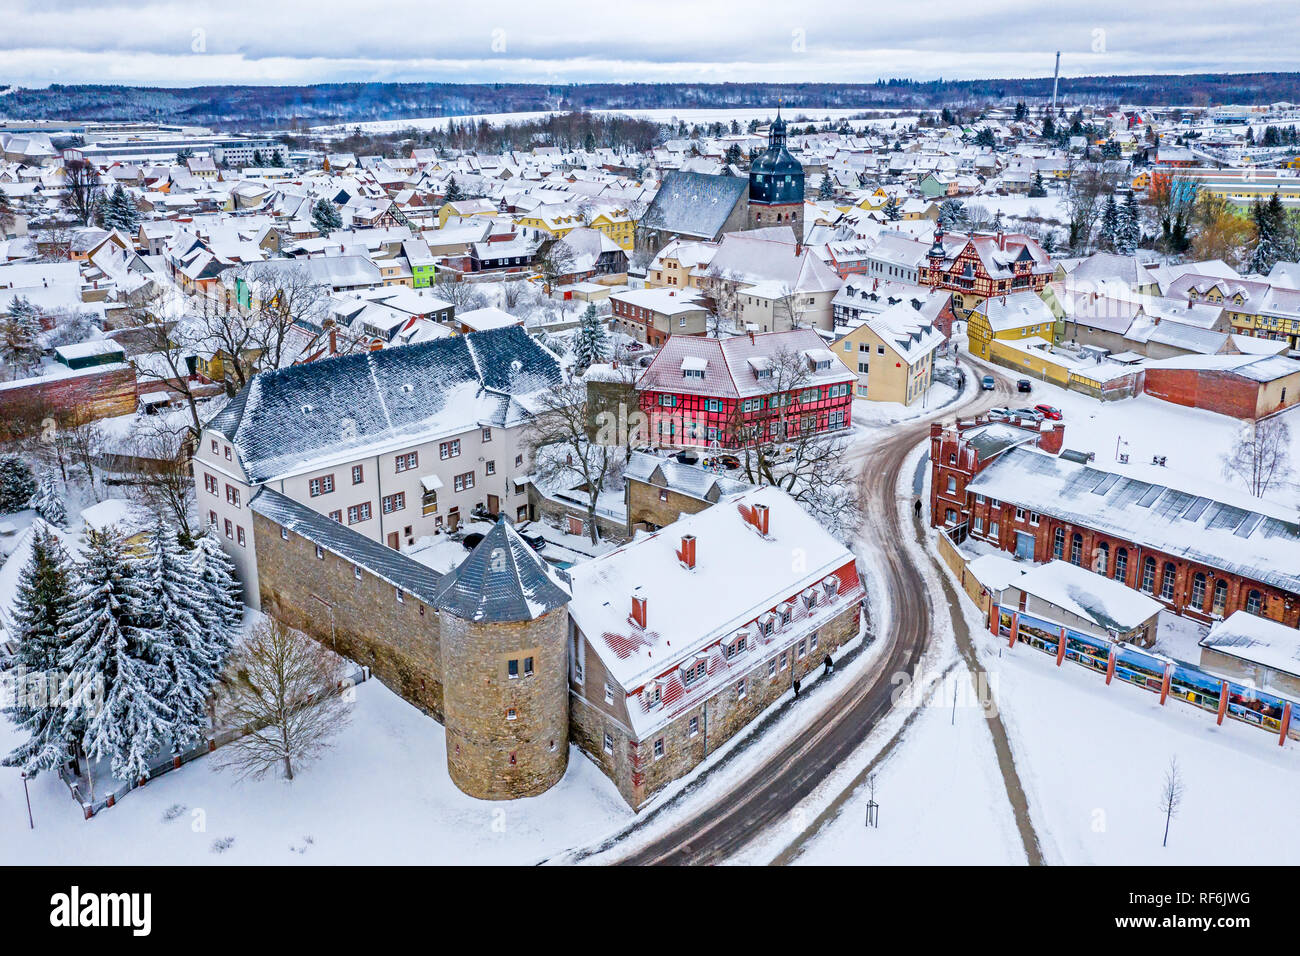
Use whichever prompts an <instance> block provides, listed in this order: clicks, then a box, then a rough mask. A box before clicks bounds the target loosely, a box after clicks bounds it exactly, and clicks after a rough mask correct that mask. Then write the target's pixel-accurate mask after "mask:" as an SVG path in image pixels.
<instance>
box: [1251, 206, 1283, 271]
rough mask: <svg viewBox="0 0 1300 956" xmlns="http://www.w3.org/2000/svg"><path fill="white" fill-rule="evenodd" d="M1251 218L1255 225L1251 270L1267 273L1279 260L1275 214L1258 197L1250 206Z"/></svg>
mask: <svg viewBox="0 0 1300 956" xmlns="http://www.w3.org/2000/svg"><path fill="white" fill-rule="evenodd" d="M1250 219H1251V222H1252V223H1253V224H1254V226H1255V246H1254V248H1253V249H1252V250H1251V253H1250V263H1249V265H1250V271H1251V272H1255V273H1258V274H1259V275H1267V274H1268V273H1269V271H1270V270H1271V269H1272V268H1273V263H1275V262H1276V261H1277V258H1278V256H1277V235H1276V228H1275V225H1274V221H1273V216H1272V215H1270V213H1269V208H1268V206H1267V205H1266V204H1265V203H1262V202H1260V201H1259V200H1258V199H1256V200H1255V201H1254V202H1253V203H1252V204H1251V207H1250Z"/></svg>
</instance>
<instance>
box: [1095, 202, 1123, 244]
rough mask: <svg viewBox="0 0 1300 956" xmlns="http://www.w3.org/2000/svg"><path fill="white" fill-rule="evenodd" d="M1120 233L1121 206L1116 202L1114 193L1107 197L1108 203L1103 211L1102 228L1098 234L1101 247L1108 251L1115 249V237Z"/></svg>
mask: <svg viewBox="0 0 1300 956" xmlns="http://www.w3.org/2000/svg"><path fill="white" fill-rule="evenodd" d="M1118 234H1119V207H1118V206H1117V205H1116V204H1115V196H1114V195H1113V194H1112V195H1110V196H1107V197H1106V203H1105V205H1104V206H1103V207H1102V211H1101V230H1100V233H1099V235H1098V237H1097V238H1098V241H1099V242H1100V243H1101V247H1102V248H1103V249H1105V250H1106V251H1107V252H1112V251H1114V249H1115V238H1116V236H1117V235H1118Z"/></svg>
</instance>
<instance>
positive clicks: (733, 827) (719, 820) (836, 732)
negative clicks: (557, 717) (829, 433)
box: [618, 362, 1017, 865]
mask: <svg viewBox="0 0 1300 956" xmlns="http://www.w3.org/2000/svg"><path fill="white" fill-rule="evenodd" d="M963 365H964V367H965V370H966V375H967V376H968V377H970V376H976V377H980V376H982V375H984V374H986V373H985V372H984V371H981V370H978V369H976V368H972V367H971V366H970V365H969V364H967V363H965V362H963ZM993 374H994V377H995V379H996V380H997V389H996V390H995V391H992V392H983V391H981V392H978V393H977V394H976V395H975V397H974V398H972V399H969V400H967V401H966V402H965V403H964V404H960V405H954V406H950V407H949V408H947V409H944V410H943V412H942V413H941V414H940V415H939V416H937V418H938V419H940V420H942V419H945V418H952V417H953V416H954V415H955V414H957V413H960V414H962V415H963V416H971V415H974V414H976V413H978V412H982V411H986V410H987V409H989V408H993V407H994V406H996V405H1010V404H1012V403H1014V402H1015V400H1016V398H1017V395H1016V392H1015V388H1014V386H1013V384H1012V382H1011V381H1010V380H1009V379H1007V378H1005V377H1004V376H1003V375H1001V374H999V373H993ZM933 420H935V419H927V420H924V421H921V422H919V423H911V424H908V425H904V426H902V427H898V428H897V429H896V430H895V431H893V432H892V433H891V434H889V436H888V437H887V438H885V439H884V440H883V441H881V442H878V443H876V444H874V445H871V446H869V447H867V448H865V449H863V450H862V451H861V452H857V451H850V455H851V456H852V458H853V459H854V460H861V462H862V469H861V477H860V478H859V481H860V483H861V487H862V492H863V498H864V500H865V501H866V521H865V525H864V529H863V537H864V539H865V540H866V542H867V546H868V548H869V549H870V550H869V553H873V554H874V556H875V557H876V558H877V559H878V560H879V562H880V566H881V573H882V577H883V582H882V584H883V586H884V588H885V589H887V590H888V592H889V594H890V596H891V601H892V605H893V606H892V609H891V613H890V618H891V620H890V621H889V623H888V630H887V631H886V632H884V633H883V634H881V635H878V636H879V637H883V638H884V639H885V640H886V641H887V642H888V650H887V653H885V654H883V655H881V656H880V657H879V658H878V659H877V660H876V661H875V662H874V664H873V666H872V667H870V668H869V669H867V670H866V671H864V672H863V673H861V674H859V675H858V676H857V677H856V678H855V679H854V680H853V682H852V683H850V684H847V685H845V686H844V687H843V688H842V689H841V691H840V694H839V696H837V697H835V698H832V699H831V700H829V701H828V702H827V703H826V704H824V705H823V708H822V712H821V713H820V714H818V715H817V717H816V718H815V719H813V720H810V721H808V726H807V728H806V729H805V730H804V731H803V732H802V733H800V734H799V735H798V736H797V737H795V738H794V739H792V740H790V741H788V742H787V743H785V744H784V745H782V747H781V748H780V749H779V750H777V751H775V752H773V753H772V754H770V755H769V756H768V758H767V759H766V760H764V761H763V763H761V764H759V765H758V766H757V767H755V769H754V770H753V771H752V772H751V773H750V774H748V775H747V776H746V777H745V778H744V779H743V780H741V781H740V782H738V783H737V784H736V785H735V786H733V787H732V789H731V790H729V791H727V792H726V793H723V794H720V795H718V797H717V798H716V799H715V800H714V802H713V803H712V804H710V805H709V806H708V807H707V808H705V809H703V810H702V811H700V812H699V813H697V814H695V815H694V816H692V817H690V818H688V819H686V820H684V821H682V822H681V823H680V824H678V825H677V826H676V827H674V828H673V829H672V830H670V831H669V832H667V833H665V834H664V835H663V836H661V837H659V838H657V839H656V840H655V841H654V842H652V843H650V844H648V845H646V846H644V847H642V848H640V849H638V850H636V851H634V852H633V853H631V854H629V855H628V856H625V857H623V858H622V859H620V860H619V861H618V862H619V863H621V864H631V865H647V864H668V865H681V864H701V863H704V864H709V863H717V862H719V861H721V860H724V859H726V858H727V857H728V856H730V855H731V854H733V853H735V852H736V851H737V850H739V849H740V848H741V847H743V846H744V845H745V844H746V843H748V842H749V841H750V840H751V839H753V838H754V837H755V836H757V835H758V833H759V832H760V831H761V830H763V829H765V828H766V827H768V826H770V825H772V824H773V823H776V822H777V821H779V820H780V819H781V818H782V817H783V816H784V815H785V814H787V813H788V812H789V811H790V809H791V808H792V807H794V806H795V805H796V804H798V803H799V801H800V800H802V799H803V798H804V797H806V796H808V794H810V793H811V792H812V791H813V790H814V789H815V788H816V787H817V786H818V785H819V784H820V783H821V782H822V781H823V780H824V779H825V778H826V777H827V776H828V775H829V774H830V773H831V772H832V771H833V770H834V769H835V768H836V767H837V766H839V765H840V764H841V763H842V762H844V761H845V760H846V759H847V758H848V757H849V756H850V755H851V754H852V753H853V751H854V750H855V749H856V748H857V747H858V745H859V744H861V743H862V740H863V738H864V737H866V735H867V734H868V733H869V732H870V731H871V730H872V728H874V727H875V726H876V724H877V723H878V722H879V721H880V719H881V718H882V717H884V716H885V715H886V714H887V713H888V712H889V710H890V707H891V700H890V698H891V695H892V693H893V691H894V687H895V684H894V683H893V682H891V677H892V676H893V675H894V674H897V673H899V672H905V673H908V674H912V673H914V672H915V670H916V667H917V664H918V663H919V661H920V659H921V655H922V654H924V653H925V649H926V645H927V643H928V640H929V636H930V630H931V605H930V599H929V594H928V593H927V591H926V583H925V578H924V577H923V575H922V574H921V573H920V571H919V570H918V569H917V567H916V565H915V564H914V562H913V558H912V556H911V554H910V552H909V551H908V550H907V549H905V548H901V547H897V546H896V544H895V542H897V541H899V540H901V539H902V537H903V535H904V534H905V529H904V526H903V522H902V520H901V519H900V516H899V509H898V495H897V490H896V489H897V488H898V482H899V477H900V474H901V472H902V468H903V463H904V461H905V460H906V459H907V456H908V454H909V453H910V452H911V451H912V450H913V449H915V448H916V446H917V444H918V443H920V442H921V441H923V440H925V439H926V438H928V436H929V434H930V422H931V421H933ZM887 427H888V426H887Z"/></svg>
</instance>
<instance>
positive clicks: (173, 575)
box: [138, 518, 220, 746]
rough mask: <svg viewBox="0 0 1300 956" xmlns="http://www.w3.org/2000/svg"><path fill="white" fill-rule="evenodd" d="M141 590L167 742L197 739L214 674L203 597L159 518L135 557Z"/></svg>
mask: <svg viewBox="0 0 1300 956" xmlns="http://www.w3.org/2000/svg"><path fill="white" fill-rule="evenodd" d="M138 570H139V572H140V574H141V575H142V578H143V583H144V587H145V591H146V596H145V609H146V615H147V617H146V621H145V622H144V623H145V624H146V626H147V627H148V628H149V630H151V631H152V632H153V634H154V640H155V649H156V653H157V661H158V664H159V667H160V673H159V684H158V687H157V694H158V698H159V699H160V700H161V701H162V702H163V703H164V704H165V705H166V706H167V708H168V709H169V710H170V711H171V738H172V743H173V745H176V746H179V745H180V744H183V743H187V742H189V741H192V740H198V739H199V737H201V736H202V735H203V732H204V730H205V729H206V728H207V724H208V720H207V704H208V696H209V692H210V691H211V689H212V685H213V684H215V683H216V680H217V678H218V677H219V676H220V671H219V670H218V664H219V661H218V652H217V648H216V646H215V645H214V642H212V641H210V640H209V635H208V624H209V622H210V621H211V620H212V618H211V617H210V616H209V614H208V609H207V600H208V596H207V594H206V593H205V590H204V588H203V586H202V585H201V584H200V583H199V582H198V581H197V580H196V579H195V576H194V567H193V565H192V564H191V562H190V560H189V556H188V555H186V554H185V553H184V551H183V550H182V549H181V546H180V545H179V544H178V543H177V541H176V532H175V531H173V530H172V529H171V527H170V526H169V525H168V524H167V523H166V522H164V521H163V520H162V519H161V518H159V519H158V520H156V521H155V522H154V526H153V528H152V529H151V530H150V532H149V539H148V542H147V544H146V546H145V552H144V555H143V556H142V557H141V558H140V560H139V562H138Z"/></svg>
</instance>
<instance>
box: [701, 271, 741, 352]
mask: <svg viewBox="0 0 1300 956" xmlns="http://www.w3.org/2000/svg"><path fill="white" fill-rule="evenodd" d="M742 285H743V282H742V281H741V278H740V276H739V275H737V274H736V273H735V272H733V271H731V270H724V271H722V272H719V273H717V274H711V275H709V276H708V278H706V279H705V280H704V304H705V306H706V307H707V308H708V310H709V334H710V335H711V336H713V337H714V338H721V337H722V334H723V332H725V331H726V330H728V329H733V328H739V326H740V289H741V286H742Z"/></svg>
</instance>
